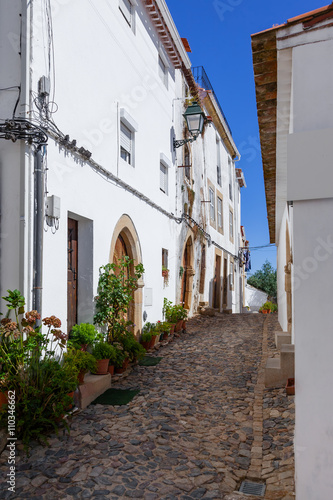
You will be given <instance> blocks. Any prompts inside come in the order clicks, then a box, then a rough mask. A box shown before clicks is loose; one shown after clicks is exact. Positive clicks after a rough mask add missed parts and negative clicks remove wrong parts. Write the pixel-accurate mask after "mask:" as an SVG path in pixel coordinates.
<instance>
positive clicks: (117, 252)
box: [113, 234, 134, 323]
mask: <svg viewBox="0 0 333 500" xmlns="http://www.w3.org/2000/svg"><path fill="white" fill-rule="evenodd" d="M123 257H129V255H128V250H127V247H126V243H125V241H124V238H123V237H122V236H121V234H120V235H119V236H118V238H117V241H116V245H115V249H114V254H113V263H114V264H118V263H119V262H120V261H121V260H122V258H123ZM127 271H128V273H127V276H126V277H128V275H129V273H130V269H128V270H127ZM118 272H119V271H118ZM116 273H117V270H116ZM124 319H125V320H126V321H132V323H134V300H132V301H131V302H130V305H129V307H128V312H127V314H125V315H124Z"/></svg>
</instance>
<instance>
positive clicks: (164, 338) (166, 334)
mask: <svg viewBox="0 0 333 500" xmlns="http://www.w3.org/2000/svg"><path fill="white" fill-rule="evenodd" d="M168 336H169V334H168V332H164V333H163V340H167V338H168Z"/></svg>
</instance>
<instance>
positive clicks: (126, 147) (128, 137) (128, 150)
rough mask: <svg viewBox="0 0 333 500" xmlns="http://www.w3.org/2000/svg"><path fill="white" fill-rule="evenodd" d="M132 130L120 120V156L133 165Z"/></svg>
mask: <svg viewBox="0 0 333 500" xmlns="http://www.w3.org/2000/svg"><path fill="white" fill-rule="evenodd" d="M133 135H134V134H133V132H132V130H130V129H129V128H128V127H127V126H126V125H125V124H124V123H123V122H120V157H121V158H122V159H123V160H124V161H126V163H129V164H130V165H133V152H134V151H133Z"/></svg>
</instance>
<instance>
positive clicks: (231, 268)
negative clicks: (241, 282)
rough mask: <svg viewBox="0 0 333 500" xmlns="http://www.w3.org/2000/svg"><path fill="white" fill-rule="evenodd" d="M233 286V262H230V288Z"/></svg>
mask: <svg viewBox="0 0 333 500" xmlns="http://www.w3.org/2000/svg"><path fill="white" fill-rule="evenodd" d="M233 287H234V263H233V262H230V290H232V289H233Z"/></svg>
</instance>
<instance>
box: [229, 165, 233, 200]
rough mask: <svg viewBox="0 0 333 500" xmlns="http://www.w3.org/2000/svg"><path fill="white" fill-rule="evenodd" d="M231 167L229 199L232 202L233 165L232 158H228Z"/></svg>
mask: <svg viewBox="0 0 333 500" xmlns="http://www.w3.org/2000/svg"><path fill="white" fill-rule="evenodd" d="M228 167H229V198H230V200H231V201H232V164H231V160H230V158H228Z"/></svg>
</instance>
